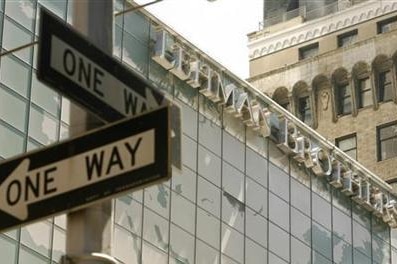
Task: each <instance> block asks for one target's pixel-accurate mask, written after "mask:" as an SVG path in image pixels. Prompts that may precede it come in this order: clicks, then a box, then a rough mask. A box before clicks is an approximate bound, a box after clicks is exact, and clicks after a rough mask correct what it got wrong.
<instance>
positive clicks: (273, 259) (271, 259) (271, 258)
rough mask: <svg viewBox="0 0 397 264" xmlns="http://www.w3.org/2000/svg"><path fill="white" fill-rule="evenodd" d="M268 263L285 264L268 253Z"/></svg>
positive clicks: (285, 263)
mask: <svg viewBox="0 0 397 264" xmlns="http://www.w3.org/2000/svg"><path fill="white" fill-rule="evenodd" d="M269 263H271V264H287V262H285V261H284V260H282V259H281V258H279V257H277V256H276V255H274V254H272V253H271V252H269Z"/></svg>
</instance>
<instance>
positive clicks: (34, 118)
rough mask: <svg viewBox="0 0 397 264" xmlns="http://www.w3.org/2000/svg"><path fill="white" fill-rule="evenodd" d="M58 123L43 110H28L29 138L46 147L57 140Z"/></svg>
mask: <svg viewBox="0 0 397 264" xmlns="http://www.w3.org/2000/svg"><path fill="white" fill-rule="evenodd" d="M57 128H58V121H57V120H55V119H54V118H53V117H52V116H50V115H49V114H47V113H45V112H44V111H43V110H41V109H38V108H36V107H31V108H30V118H29V136H31V137H32V138H34V139H35V140H37V141H38V142H40V143H41V144H44V145H47V144H50V143H53V142H55V141H56V140H57V134H58V130H57Z"/></svg>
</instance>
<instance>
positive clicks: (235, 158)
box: [223, 132, 245, 171]
mask: <svg viewBox="0 0 397 264" xmlns="http://www.w3.org/2000/svg"><path fill="white" fill-rule="evenodd" d="M244 155H245V151H244V144H243V143H241V142H240V141H239V140H237V139H236V138H235V137H233V136H231V135H230V134H229V133H227V132H223V159H224V160H226V161H228V162H229V163H230V164H233V166H234V167H236V168H237V169H239V170H240V171H244Z"/></svg>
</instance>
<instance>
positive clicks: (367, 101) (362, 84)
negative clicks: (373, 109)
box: [358, 78, 372, 108]
mask: <svg viewBox="0 0 397 264" xmlns="http://www.w3.org/2000/svg"><path fill="white" fill-rule="evenodd" d="M358 87H359V91H358V92H359V95H358V107H359V108H361V107H366V106H370V105H372V91H371V82H370V79H369V78H365V79H360V80H358Z"/></svg>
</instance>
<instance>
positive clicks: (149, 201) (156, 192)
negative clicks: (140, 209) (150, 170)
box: [144, 184, 170, 217]
mask: <svg viewBox="0 0 397 264" xmlns="http://www.w3.org/2000/svg"><path fill="white" fill-rule="evenodd" d="M144 193H145V206H147V207H149V208H150V209H152V210H154V211H155V212H157V213H159V214H160V215H161V216H163V217H168V216H169V212H170V210H169V208H170V207H169V206H170V190H169V189H168V187H166V186H165V185H164V184H157V185H153V186H151V187H148V188H145V191H144Z"/></svg>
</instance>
